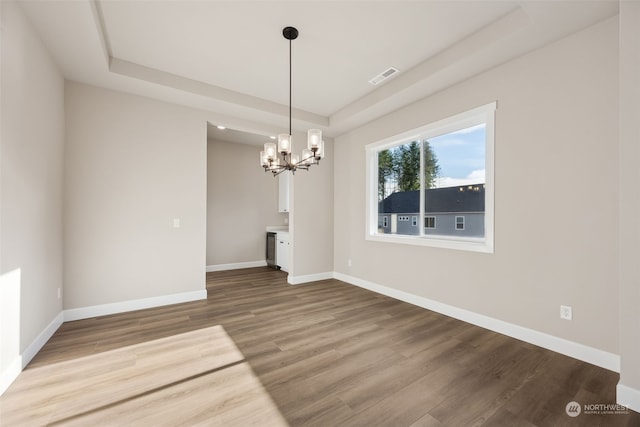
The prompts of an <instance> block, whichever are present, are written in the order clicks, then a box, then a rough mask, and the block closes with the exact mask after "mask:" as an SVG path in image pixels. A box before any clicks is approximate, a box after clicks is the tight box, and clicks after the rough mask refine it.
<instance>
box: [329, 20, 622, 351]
mask: <svg viewBox="0 0 640 427" xmlns="http://www.w3.org/2000/svg"><path fill="white" fill-rule="evenodd" d="M617 82H618V25H617V20H616V19H611V20H608V21H606V22H604V23H601V24H598V25H596V26H593V27H591V28H588V29H586V30H584V31H582V32H580V33H577V34H574V35H571V36H569V37H567V38H565V39H563V40H561V41H559V42H556V43H554V44H551V45H549V46H546V47H544V48H542V49H540V50H537V51H534V52H532V53H530V54H527V55H525V56H522V57H520V58H518V59H516V60H513V61H510V62H508V63H505V64H503V65H501V66H499V67H496V68H494V69H492V70H490V71H488V72H486V73H483V74H481V75H478V76H476V77H474V78H471V79H469V80H467V81H465V82H462V83H460V84H457V85H455V86H453V87H451V88H448V89H446V90H444V91H442V92H440V93H438V94H435V95H433V96H431V97H429V98H426V99H423V100H421V101H419V102H417V103H415V104H413V105H410V106H408V107H406V108H403V109H401V110H398V111H396V112H394V113H391V114H389V115H387V116H385V117H383V118H381V119H379V120H376V121H375V122H373V123H369V124H367V125H365V126H363V127H362V128H360V129H357V130H354V131H352V132H350V133H348V134H345V135H342V136H340V137H338V138H336V141H335V150H336V162H335V171H336V172H335V186H334V189H335V209H334V211H335V219H334V223H335V233H334V236H335V237H334V238H335V258H334V266H335V269H336V271H337V272H338V273H342V274H345V275H349V276H351V277H355V278H357V279H360V280H366V281H370V282H373V283H377V284H380V285H383V286H386V287H389V288H393V289H396V290H398V291H403V292H406V293H408V294H412V295H416V296H419V297H423V298H428V299H431V300H435V301H437V302H440V303H444V304H448V305H451V306H454V307H458V308H462V309H466V310H469V311H471V312H473V313H477V314H481V315H486V316H489V317H491V318H494V319H498V320H502V321H505V322H508V323H511V324H515V325H519V326H522V327H524V328H530V329H533V330H535V331H539V332H542V333H545V334H549V335H552V336H554V337H560V338H564V339H567V340H569V341H573V342H576V343H580V344H584V345H586V346H589V347H592V348H596V349H599V350H603V351H604V352H610V353H612V354H618V351H619V343H618V334H617V332H616V331H617V330H618V306H619V301H618V298H617V292H618V291H617V286H616V283H617V280H618V265H617V256H618V228H617V216H618V209H617V203H618V199H617V186H618V176H617V168H618V147H617V136H618V123H617V110H618V97H617V92H618V87H617ZM492 101H497V102H498V109H497V112H496V140H495V153H496V154H495V165H496V166H495V168H496V169H495V182H496V186H495V253H494V254H481V253H471V252H464V251H456V250H444V249H438V248H428V247H424V248H423V247H416V246H405V245H396V244H389V243H380V242H372V241H365V225H364V219H365V191H364V190H365V181H364V179H365V152H364V146H365V145H366V144H368V143H371V142H374V141H377V140H380V139H382V138H385V137H388V136H392V135H395V134H398V133H400V132H403V131H407V130H409V129H413V128H416V127H419V126H421V125H424V124H427V123H430V122H433V121H436V120H438V119H442V118H445V117H448V116H450V115H453V114H456V113H459V112H462V111H466V110H468V109H470V108H473V107H476V106H479V105H483V104H487V103H489V102H492ZM349 258H351V259H352V260H353V265H352V267H348V266H347V260H348V259H349ZM561 304H567V305H571V306H573V314H574V320H573V321H571V322H569V321H565V320H561V319H560V318H559V307H560V305H561Z"/></svg>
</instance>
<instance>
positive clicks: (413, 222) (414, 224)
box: [411, 215, 418, 227]
mask: <svg viewBox="0 0 640 427" xmlns="http://www.w3.org/2000/svg"><path fill="white" fill-rule="evenodd" d="M411 226H412V227H417V226H418V216H417V215H412V216H411Z"/></svg>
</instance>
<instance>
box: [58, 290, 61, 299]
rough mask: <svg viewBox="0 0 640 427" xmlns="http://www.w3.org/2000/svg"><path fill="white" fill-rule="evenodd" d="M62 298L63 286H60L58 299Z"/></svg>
mask: <svg viewBox="0 0 640 427" xmlns="http://www.w3.org/2000/svg"><path fill="white" fill-rule="evenodd" d="M60 298H62V288H58V299H60Z"/></svg>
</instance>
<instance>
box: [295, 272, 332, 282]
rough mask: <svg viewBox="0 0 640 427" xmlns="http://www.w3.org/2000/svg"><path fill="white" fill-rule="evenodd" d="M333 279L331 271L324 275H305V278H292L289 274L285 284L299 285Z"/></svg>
mask: <svg viewBox="0 0 640 427" xmlns="http://www.w3.org/2000/svg"><path fill="white" fill-rule="evenodd" d="M333 278H334V273H333V271H328V272H325V273H315V274H307V275H305V276H292V275H291V274H289V276H288V277H287V282H288V283H289V284H290V285H301V284H303V283H309V282H317V281H318V280H327V279H333Z"/></svg>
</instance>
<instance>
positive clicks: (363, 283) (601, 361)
mask: <svg viewBox="0 0 640 427" xmlns="http://www.w3.org/2000/svg"><path fill="white" fill-rule="evenodd" d="M333 277H334V278H336V279H338V280H341V281H343V282H347V283H349V284H352V285H355V286H358V287H361V288H364V289H368V290H370V291H374V292H377V293H380V294H383V295H387V296H389V297H391V298H395V299H398V300H401V301H405V302H408V303H409V304H413V305H417V306H418V307H422V308H426V309H428V310H432V311H435V312H437V313H441V314H444V315H446V316H449V317H453V318H455V319H458V320H462V321H464V322H467V323H471V324H473V325H476V326H480V327H482V328H485V329H489V330H492V331H494V332H498V333H500V334H503V335H507V336H509V337H512V338H516V339H519V340H521V341H525V342H528V343H530V344H534V345H537V346H539V347H543V348H546V349H548V350H552V351H555V352H557V353H561V354H564V355H565V356H569V357H573V358H574V359H578V360H582V361H584V362H587V363H591V364H593V365H596V366H600V367H601V368H605V369H608V370H610V371H615V372H620V356H618V355H617V354H613V353H609V352H606V351H603V350H599V349H597V348H593V347H589V346H586V345H584V344H579V343H576V342H573V341H569V340H566V339H564V338H558V337H555V336H553V335H549V334H545V333H543V332H539V331H535V330H533V329H528V328H525V327H522V326H518V325H514V324H512V323H508V322H505V321H502V320H498V319H494V318H492V317H488V316H485V315H482V314H478V313H474V312H472V311H469V310H464V309H461V308H458V307H454V306H451V305H448V304H443V303H441V302H438V301H434V300H431V299H428V298H424V297H420V296H417V295H414V294H410V293H408V292H404V291H400V290H397V289H393V288H389V287H386V286H383V285H379V284H377V283H373V282H369V281H367V280H363V279H359V278H357V277H353V276H349V275H346V274H342V273H338V272H335V273H334V276H333Z"/></svg>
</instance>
